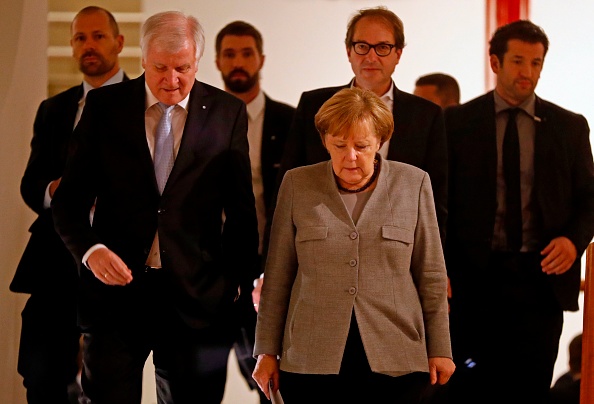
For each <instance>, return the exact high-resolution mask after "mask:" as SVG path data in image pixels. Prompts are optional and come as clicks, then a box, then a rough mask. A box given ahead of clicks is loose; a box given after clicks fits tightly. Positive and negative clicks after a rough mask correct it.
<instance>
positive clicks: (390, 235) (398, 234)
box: [382, 226, 415, 244]
mask: <svg viewBox="0 0 594 404" xmlns="http://www.w3.org/2000/svg"><path fill="white" fill-rule="evenodd" d="M382 237H383V238H385V239H388V240H394V241H400V242H402V243H405V244H412V243H413V242H414V240H415V234H414V231H412V230H409V229H404V228H402V227H395V226H382Z"/></svg>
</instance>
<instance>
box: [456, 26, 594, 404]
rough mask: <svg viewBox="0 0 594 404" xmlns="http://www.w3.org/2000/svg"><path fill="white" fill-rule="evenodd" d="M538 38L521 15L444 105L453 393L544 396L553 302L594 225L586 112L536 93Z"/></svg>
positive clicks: (568, 298) (542, 49) (564, 290)
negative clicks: (481, 73)
mask: <svg viewBox="0 0 594 404" xmlns="http://www.w3.org/2000/svg"><path fill="white" fill-rule="evenodd" d="M548 48H549V40H548V38H547V36H546V34H545V33H544V31H543V30H542V29H541V28H540V27H538V26H537V25H535V24H533V23H532V22H530V21H527V20H520V21H515V22H512V23H509V24H507V25H504V26H502V27H500V28H498V29H497V31H496V32H495V33H494V35H493V36H492V38H491V41H490V48H489V58H490V59H489V60H490V65H491V70H492V71H493V73H495V75H496V76H497V80H496V86H495V89H494V91H490V92H488V93H486V94H484V95H482V96H480V97H477V98H475V99H473V100H471V101H468V102H467V103H465V104H462V105H460V106H458V107H451V108H448V109H446V110H445V117H446V128H447V136H448V142H449V150H450V177H449V183H450V188H449V189H450V190H449V200H448V209H449V215H448V237H447V240H446V247H445V257H446V266H447V269H448V275H449V278H450V281H451V291H452V297H451V311H450V320H451V333H452V348H453V353H454V360H455V361H456V366H457V369H458V370H457V371H456V373H455V374H454V376H453V377H452V379H451V380H450V393H451V394H452V397H451V399H452V401H451V402H452V403H456V404H464V403H509V404H512V403H546V402H548V401H547V400H548V395H549V388H550V386H551V382H552V377H553V370H554V366H555V361H556V359H557V352H558V350H559V338H560V336H561V332H562V330H563V311H577V310H578V309H579V306H578V296H579V293H580V278H581V259H580V257H581V256H582V254H583V252H584V250H585V249H586V247H587V246H588V244H589V243H590V242H591V240H592V236H593V235H594V162H593V161H592V148H591V144H590V139H589V133H590V130H589V127H588V122H587V121H586V119H585V118H584V117H583V116H582V115H580V114H576V113H574V112H571V111H568V110H566V109H563V108H561V107H560V106H558V105H555V104H553V103H551V102H549V101H546V100H543V99H542V98H540V97H538V96H537V95H536V94H535V89H536V85H537V84H538V81H539V78H540V74H541V71H542V68H543V65H544V61H545V56H546V54H547V51H548Z"/></svg>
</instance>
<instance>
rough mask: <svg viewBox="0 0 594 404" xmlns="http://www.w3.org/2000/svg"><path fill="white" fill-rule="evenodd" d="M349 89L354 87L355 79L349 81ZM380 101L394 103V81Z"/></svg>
mask: <svg viewBox="0 0 594 404" xmlns="http://www.w3.org/2000/svg"><path fill="white" fill-rule="evenodd" d="M349 87H350V88H353V87H355V78H354V77H353V79H352V80H351V84H350V86H349ZM380 99H381V100H382V101H383V102H388V101H389V102H392V101H394V80H392V83H391V84H390V88H389V89H388V91H386V92H385V93H384V94H383V95H382V96H381V97H380Z"/></svg>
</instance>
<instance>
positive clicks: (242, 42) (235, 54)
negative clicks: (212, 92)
mask: <svg viewBox="0 0 594 404" xmlns="http://www.w3.org/2000/svg"><path fill="white" fill-rule="evenodd" d="M216 64H217V68H218V69H219V71H220V72H221V76H222V77H223V81H224V82H225V87H227V88H228V89H229V90H230V91H231V92H233V93H245V92H248V91H249V90H251V89H252V88H253V87H254V86H255V85H256V84H257V83H258V80H259V78H260V69H262V66H263V65H264V55H261V54H260V53H259V52H258V49H257V47H256V40H255V39H254V37H252V36H249V35H242V36H236V35H225V36H224V37H223V40H222V41H221V51H220V53H219V54H218V55H217V60H216Z"/></svg>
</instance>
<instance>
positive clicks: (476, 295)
mask: <svg viewBox="0 0 594 404" xmlns="http://www.w3.org/2000/svg"><path fill="white" fill-rule="evenodd" d="M541 260H542V257H541V256H540V254H538V253H515V254H514V253H493V254H492V257H491V259H490V263H489V268H488V273H487V274H484V275H485V276H483V277H482V281H481V282H474V283H473V284H472V285H471V284H468V285H466V287H465V288H462V287H458V289H456V286H460V285H457V284H456V283H454V282H452V302H451V312H450V320H451V323H450V325H451V333H452V348H453V353H454V360H455V362H456V371H455V372H454V375H453V376H452V378H451V380H450V383H449V384H450V386H449V387H450V389H449V395H450V403H452V404H454V403H455V404H465V403H485V404H490V403H506V404H515V403H518V404H519V403H534V404H540V403H546V402H547V399H548V392H549V388H550V385H551V381H552V377H553V370H554V366H555V361H556V359H557V352H558V349H559V338H560V336H561V331H562V328H563V310H562V309H561V307H560V306H559V304H558V302H557V300H556V298H555V296H554V294H553V291H552V288H551V286H550V285H549V281H548V279H547V276H549V275H546V274H544V273H543V272H542V271H541V266H540V261H541ZM553 276H554V275H553Z"/></svg>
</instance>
